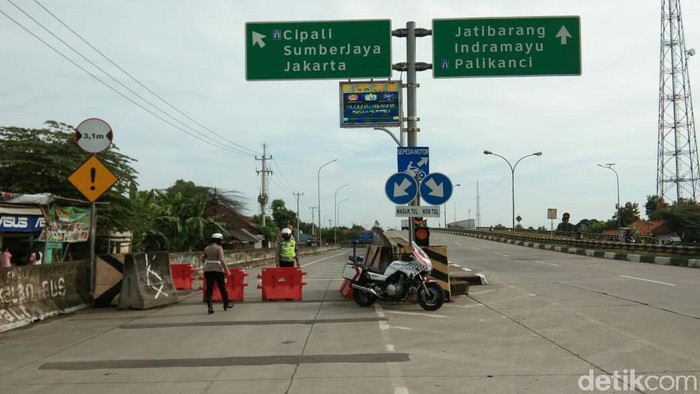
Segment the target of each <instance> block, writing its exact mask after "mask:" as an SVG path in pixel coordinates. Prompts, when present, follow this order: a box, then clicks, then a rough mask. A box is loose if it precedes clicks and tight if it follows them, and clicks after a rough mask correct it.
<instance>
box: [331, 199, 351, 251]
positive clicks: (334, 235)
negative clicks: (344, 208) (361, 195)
mask: <svg viewBox="0 0 700 394" xmlns="http://www.w3.org/2000/svg"><path fill="white" fill-rule="evenodd" d="M347 200H349V198H344V199H342V200H340V201H338V204H337V205H336V206H335V209H336V212H337V211H339V210H340V204H342V203H344V202H345V201H347ZM339 218H340V212H337V213H336V218H335V227H336V228H335V231H336V232H335V233H333V237H334V241H335V243H336V244H337V243H338V233H337V229H338V219H339Z"/></svg>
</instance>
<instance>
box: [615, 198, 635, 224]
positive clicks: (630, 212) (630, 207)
mask: <svg viewBox="0 0 700 394" xmlns="http://www.w3.org/2000/svg"><path fill="white" fill-rule="evenodd" d="M619 215H620V226H622V227H627V226H629V225H631V224H632V223H634V222H636V221H637V220H639V204H637V203H632V202H627V203H625V206H623V207H622V208H620V209H619ZM617 216H618V212H615V214H614V215H613V218H612V220H613V221H614V222H617Z"/></svg>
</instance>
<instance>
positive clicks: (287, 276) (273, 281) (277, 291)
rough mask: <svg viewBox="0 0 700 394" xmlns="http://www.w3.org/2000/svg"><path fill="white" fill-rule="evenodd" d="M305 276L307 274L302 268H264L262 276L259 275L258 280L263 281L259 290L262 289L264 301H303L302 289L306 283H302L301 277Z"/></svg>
mask: <svg viewBox="0 0 700 394" xmlns="http://www.w3.org/2000/svg"><path fill="white" fill-rule="evenodd" d="M304 275H306V272H304V271H302V270H301V268H294V267H277V268H263V270H262V274H260V275H258V279H262V283H261V284H259V285H258V289H262V299H263V301H275V300H290V301H301V297H302V291H301V289H302V286H304V285H306V283H305V282H302V281H301V277H302V276H304Z"/></svg>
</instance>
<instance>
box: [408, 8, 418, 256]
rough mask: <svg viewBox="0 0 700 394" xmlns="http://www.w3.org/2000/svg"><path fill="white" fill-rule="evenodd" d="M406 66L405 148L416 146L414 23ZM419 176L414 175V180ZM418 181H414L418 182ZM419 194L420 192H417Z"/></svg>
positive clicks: (410, 26)
mask: <svg viewBox="0 0 700 394" xmlns="http://www.w3.org/2000/svg"><path fill="white" fill-rule="evenodd" d="M406 65H407V66H408V72H407V73H406V85H407V86H406V116H407V119H406V120H407V123H406V137H407V139H408V141H407V146H417V145H418V118H417V117H416V22H413V21H411V22H406ZM419 176H420V175H418V174H416V178H418V177H419ZM419 181H420V179H416V182H419ZM419 193H420V192H419ZM411 205H420V194H416V198H415V199H414V200H413V202H411ZM414 226H415V224H414V223H413V220H409V224H408V227H409V228H408V242H411V241H414V239H413V231H414Z"/></svg>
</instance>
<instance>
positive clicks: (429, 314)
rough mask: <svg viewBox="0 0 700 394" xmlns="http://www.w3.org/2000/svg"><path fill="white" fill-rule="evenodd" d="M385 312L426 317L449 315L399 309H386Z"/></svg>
mask: <svg viewBox="0 0 700 394" xmlns="http://www.w3.org/2000/svg"><path fill="white" fill-rule="evenodd" d="M384 313H393V314H394V315H408V316H424V317H438V318H443V317H447V316H445V315H434V314H432V313H417V312H399V311H384Z"/></svg>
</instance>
